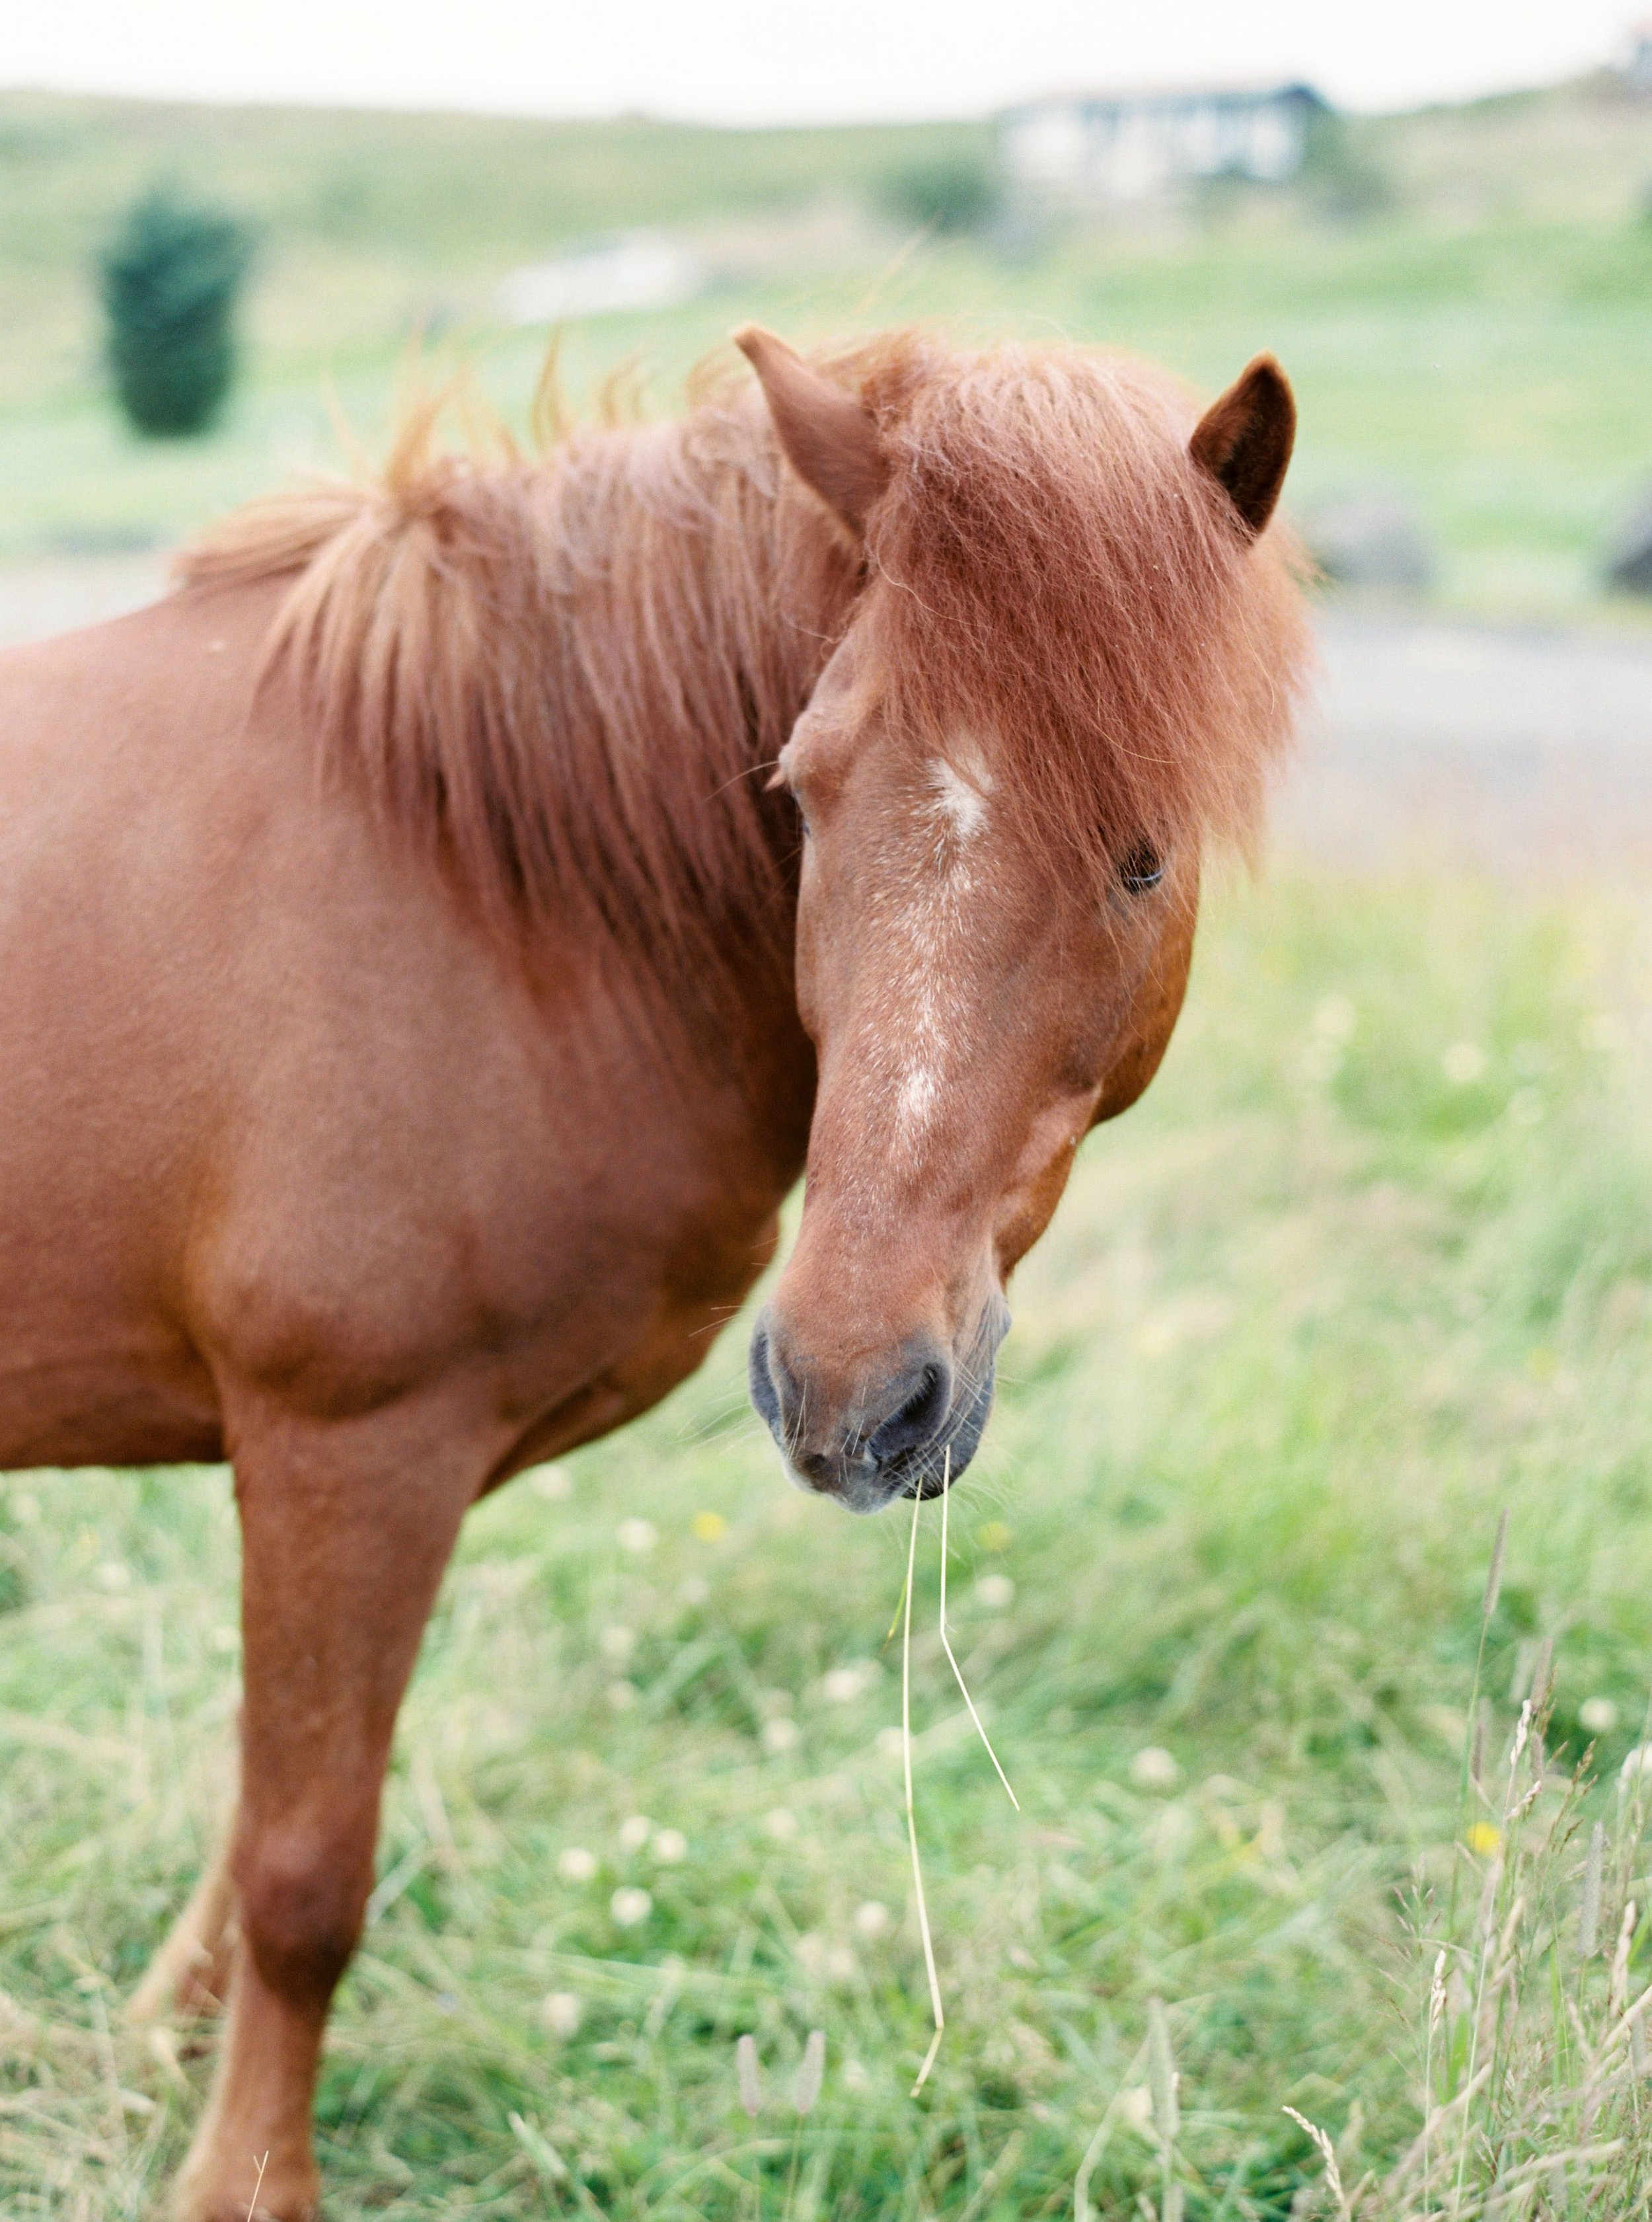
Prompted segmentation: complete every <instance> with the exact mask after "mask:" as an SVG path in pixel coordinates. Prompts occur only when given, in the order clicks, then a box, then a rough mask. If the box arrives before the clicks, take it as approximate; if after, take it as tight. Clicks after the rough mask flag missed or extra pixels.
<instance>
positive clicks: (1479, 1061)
mask: <svg viewBox="0 0 1652 2222" xmlns="http://www.w3.org/2000/svg"><path fill="white" fill-rule="evenodd" d="M1440 1070H1441V1071H1442V1073H1444V1075H1445V1076H1446V1078H1447V1079H1448V1080H1449V1082H1450V1083H1451V1085H1452V1086H1453V1087H1454V1088H1468V1087H1471V1086H1472V1085H1473V1084H1474V1082H1475V1081H1477V1080H1482V1079H1484V1078H1485V1076H1486V1052H1485V1051H1484V1050H1483V1049H1482V1048H1481V1047H1480V1044H1479V1043H1478V1042H1471V1041H1460V1042H1453V1043H1452V1045H1451V1046H1450V1048H1449V1050H1447V1051H1446V1053H1445V1055H1444V1056H1443V1057H1442V1058H1441V1059H1440Z"/></svg>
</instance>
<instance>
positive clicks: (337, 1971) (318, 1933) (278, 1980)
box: [235, 1821, 372, 2006]
mask: <svg viewBox="0 0 1652 2222" xmlns="http://www.w3.org/2000/svg"><path fill="white" fill-rule="evenodd" d="M371 1888H372V1831H371V1830H366V1831H362V1830H354V1829H353V1830H349V1831H348V1832H347V1833H345V1832H344V1831H342V1830H339V1829H338V1828H336V1827H333V1828H329V1827H328V1826H327V1825H326V1824H325V1823H322V1822H320V1821H317V1822H316V1823H312V1824H310V1825H308V1826H294V1825H288V1826H285V1827H279V1828H269V1829H263V1830H259V1831H258V1832H257V1833H256V1834H255V1835H245V1834H244V1835H243V1836H241V1840H240V1842H238V1844H237V1846H236V1849H235V1890H236V1895H237V1897H238V1898H239V1899H240V1905H241V1935H242V1936H243V1937H244V1939H245V1940H246V1943H247V1949H249V1950H250V1951H251V1953H252V1955H253V1960H254V1962H256V1963H257V1967H258V1971H259V1974H260V1975H261V1976H262V1977H263V1979H264V1980H265V1982H266V1984H268V1986H269V1987H270V1988H271V1989H272V1991H274V1992H275V1993H277V1995H278V1996H279V1997H281V1998H285V1999H288V2000H289V2001H290V2002H291V2004H293V2005H316V2006H324V2005H326V2003H327V2001H328V1999H329V1998H330V1997H331V1996H332V1993H333V1989H334V1986H335V1984H336V1983H337V1981H338V1979H339V1977H340V1976H341V1974H343V1973H344V1969H345V1968H346V1966H347V1963H348V1961H349V1957H350V1955H351V1953H352V1952H354V1949H355V1946H356V1939H357V1937H358V1936H360V1933H361V1921H362V1914H363V1911H364V1910H365V1908H366V1902H367V1893H368V1892H369V1890H370V1889H371Z"/></svg>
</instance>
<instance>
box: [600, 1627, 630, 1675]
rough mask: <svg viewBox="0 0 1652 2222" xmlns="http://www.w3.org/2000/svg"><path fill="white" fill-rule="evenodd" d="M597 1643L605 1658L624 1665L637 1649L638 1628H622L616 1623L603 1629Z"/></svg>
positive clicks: (617, 1664)
mask: <svg viewBox="0 0 1652 2222" xmlns="http://www.w3.org/2000/svg"><path fill="white" fill-rule="evenodd" d="M597 1645H598V1649H599V1650H600V1651H601V1653H602V1654H603V1657H604V1659H611V1660H613V1662H614V1664H615V1665H616V1666H624V1664H625V1662H626V1660H628V1659H629V1657H630V1655H631V1654H632V1653H633V1652H634V1651H635V1649H636V1630H635V1629H634V1628H622V1627H620V1626H619V1625H618V1623H615V1625H613V1626H612V1627H610V1628H604V1629H603V1630H602V1632H601V1633H600V1635H598V1638H597Z"/></svg>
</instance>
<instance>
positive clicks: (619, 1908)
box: [608, 1882, 654, 1929]
mask: <svg viewBox="0 0 1652 2222" xmlns="http://www.w3.org/2000/svg"><path fill="white" fill-rule="evenodd" d="M608 1911H610V1913H611V1914H612V1915H613V1917H614V1919H615V1920H616V1922H617V1923H618V1924H619V1926H620V1927H621V1928H622V1929H635V1927H636V1925H637V1924H638V1922H640V1921H646V1920H647V1919H648V1916H649V1915H650V1914H651V1913H652V1912H653V1911H654V1900H653V1899H651V1898H650V1897H649V1895H648V1892H647V1891H646V1890H639V1889H638V1888H637V1886H636V1885H635V1883H629V1882H628V1883H622V1884H621V1885H620V1887H619V1888H618V1889H617V1890H616V1892H614V1895H613V1896H612V1898H610V1899H609V1901H608Z"/></svg>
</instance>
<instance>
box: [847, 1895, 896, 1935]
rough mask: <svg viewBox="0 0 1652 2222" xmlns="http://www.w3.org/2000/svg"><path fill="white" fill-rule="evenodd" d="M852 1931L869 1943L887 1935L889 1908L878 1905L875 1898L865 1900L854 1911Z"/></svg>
mask: <svg viewBox="0 0 1652 2222" xmlns="http://www.w3.org/2000/svg"><path fill="white" fill-rule="evenodd" d="M854 1930H855V1934H856V1935H857V1936H864V1937H866V1938H867V1941H868V1942H869V1943H871V1942H875V1940H876V1939H877V1938H878V1937H879V1936H885V1935H887V1933H888V1930H889V1908H888V1907H887V1906H886V1905H879V1903H878V1901H877V1899H875V1898H869V1899H867V1901H866V1903H865V1904H864V1905H857V1906H856V1907H855V1909H854Z"/></svg>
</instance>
